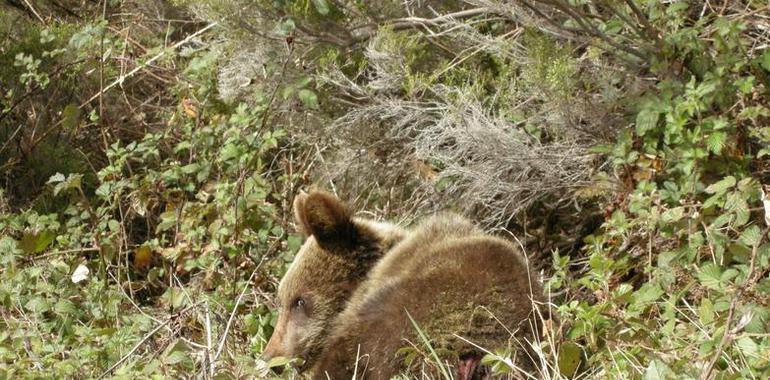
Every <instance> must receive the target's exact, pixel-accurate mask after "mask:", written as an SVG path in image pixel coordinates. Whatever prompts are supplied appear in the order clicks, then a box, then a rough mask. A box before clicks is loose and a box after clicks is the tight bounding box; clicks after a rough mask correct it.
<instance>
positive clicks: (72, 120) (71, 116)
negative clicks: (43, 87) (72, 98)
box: [62, 104, 80, 131]
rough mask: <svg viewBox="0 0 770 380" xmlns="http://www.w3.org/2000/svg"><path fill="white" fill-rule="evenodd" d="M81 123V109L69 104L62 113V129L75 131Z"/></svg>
mask: <svg viewBox="0 0 770 380" xmlns="http://www.w3.org/2000/svg"><path fill="white" fill-rule="evenodd" d="M78 122H80V108H78V105H77V104H68V105H67V106H66V107H64V111H62V127H64V129H65V130H67V131H73V130H74V129H75V127H77V126H78Z"/></svg>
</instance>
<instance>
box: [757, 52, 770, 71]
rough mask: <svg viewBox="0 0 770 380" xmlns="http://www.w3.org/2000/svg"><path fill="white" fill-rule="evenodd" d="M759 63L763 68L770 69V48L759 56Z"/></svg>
mask: <svg viewBox="0 0 770 380" xmlns="http://www.w3.org/2000/svg"><path fill="white" fill-rule="evenodd" d="M759 64H760V65H761V66H762V68H763V69H765V70H767V71H770V50H765V52H764V53H762V55H761V56H760V57H759Z"/></svg>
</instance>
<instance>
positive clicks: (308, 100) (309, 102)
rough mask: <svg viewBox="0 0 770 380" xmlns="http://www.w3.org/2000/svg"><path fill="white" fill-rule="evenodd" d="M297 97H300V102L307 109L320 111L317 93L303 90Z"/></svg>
mask: <svg viewBox="0 0 770 380" xmlns="http://www.w3.org/2000/svg"><path fill="white" fill-rule="evenodd" d="M297 96H298V97H299V100H300V101H302V104H304V105H305V107H307V108H312V109H318V107H319V104H318V95H316V93H315V92H313V91H311V90H308V89H306V88H303V89H302V90H299V92H298V93H297Z"/></svg>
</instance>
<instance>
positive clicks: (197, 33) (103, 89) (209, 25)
mask: <svg viewBox="0 0 770 380" xmlns="http://www.w3.org/2000/svg"><path fill="white" fill-rule="evenodd" d="M216 25H217V23H216V22H213V23H211V24H208V25H206V26H205V27H203V28H201V29H200V30H198V31H197V32H195V33H193V34H191V35H189V36H187V38H185V39H183V40H181V41H179V42H177V43H175V44H174V45H172V46H171V48H170V50H175V49H177V48H178V47H180V46H182V45H184V44H186V43H187V42H189V41H190V40H192V39H193V38H195V37H198V36H200V35H201V34H203V33H205V32H206V31H207V30H209V29H211V28H213V27H215V26H216ZM168 50H169V49H165V50H163V51H161V52H160V53H158V54H156V55H155V56H154V57H152V58H150V59H149V60H147V62H145V63H143V64H141V65H138V66H136V67H135V68H134V69H133V70H131V71H129V72H128V73H126V74H125V75H121V76H120V77H118V79H116V80H115V81H114V82H112V83H110V84H109V85H107V87H104V88H102V89H101V90H100V91H99V92H98V93H96V94H94V96H92V97H90V98H89V99H88V100H86V101H85V102H83V104H81V105H80V107H79V108H83V107H85V106H86V105H88V104H89V103H91V102H92V101H94V100H95V99H96V98H98V97H100V96H102V95H104V93H106V92H107V91H109V90H110V89H111V88H113V87H115V86H117V85H119V84H122V83H123V81H125V80H126V79H127V78H129V77H131V76H133V75H134V74H136V73H138V72H139V71H141V70H142V69H143V68H145V67H147V66H148V65H150V64H152V63H153V62H155V61H157V60H158V59H160V58H161V57H163V56H164V55H165V54H166V52H167V51H168Z"/></svg>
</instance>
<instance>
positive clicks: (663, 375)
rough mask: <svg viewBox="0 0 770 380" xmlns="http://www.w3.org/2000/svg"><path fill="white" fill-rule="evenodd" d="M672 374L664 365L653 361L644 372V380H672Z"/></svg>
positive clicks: (655, 360) (658, 361)
mask: <svg viewBox="0 0 770 380" xmlns="http://www.w3.org/2000/svg"><path fill="white" fill-rule="evenodd" d="M674 378H675V376H674V372H673V371H672V370H671V368H669V367H668V366H667V365H666V364H665V363H663V362H662V361H660V360H658V359H654V360H653V361H651V362H650V364H649V365H648V366H647V369H646V370H645V371H644V377H643V379H644V380H668V379H674Z"/></svg>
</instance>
